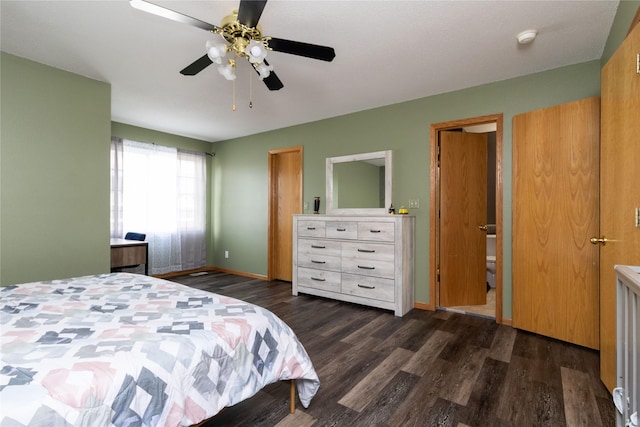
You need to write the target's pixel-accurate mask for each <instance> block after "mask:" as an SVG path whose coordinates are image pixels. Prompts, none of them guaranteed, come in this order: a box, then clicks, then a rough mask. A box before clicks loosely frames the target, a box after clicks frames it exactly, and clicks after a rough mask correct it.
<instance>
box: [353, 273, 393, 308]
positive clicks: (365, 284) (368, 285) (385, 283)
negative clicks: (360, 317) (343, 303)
mask: <svg viewBox="0 0 640 427" xmlns="http://www.w3.org/2000/svg"><path fill="white" fill-rule="evenodd" d="M342 293H344V294H348V295H355V296H359V297H363V298H370V299H376V300H380V301H388V302H393V301H394V281H393V280H389V279H381V278H379V277H368V276H360V275H355V274H343V275H342Z"/></svg>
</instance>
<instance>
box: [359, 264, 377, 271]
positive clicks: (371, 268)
mask: <svg viewBox="0 0 640 427" xmlns="http://www.w3.org/2000/svg"><path fill="white" fill-rule="evenodd" d="M358 268H361V269H363V270H375V269H376V268H375V267H369V266H367V265H359V266H358Z"/></svg>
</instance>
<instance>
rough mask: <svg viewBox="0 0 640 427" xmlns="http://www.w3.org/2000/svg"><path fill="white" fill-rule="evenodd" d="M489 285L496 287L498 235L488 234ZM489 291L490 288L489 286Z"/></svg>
mask: <svg viewBox="0 0 640 427" xmlns="http://www.w3.org/2000/svg"><path fill="white" fill-rule="evenodd" d="M487 285H488V286H489V287H490V288H495V287H496V235H495V234H487ZM487 291H489V288H487Z"/></svg>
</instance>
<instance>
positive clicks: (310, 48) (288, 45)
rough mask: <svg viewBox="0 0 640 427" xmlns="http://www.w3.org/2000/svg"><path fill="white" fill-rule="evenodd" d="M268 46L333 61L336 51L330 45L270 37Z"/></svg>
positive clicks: (280, 50)
mask: <svg viewBox="0 0 640 427" xmlns="http://www.w3.org/2000/svg"><path fill="white" fill-rule="evenodd" d="M268 44H269V47H270V48H271V49H273V50H275V51H277V52H283V53H290V54H292V55H298V56H305V57H307V58H313V59H319V60H321V61H328V62H331V61H333V58H335V57H336V52H335V51H334V50H333V48H332V47H328V46H319V45H317V44H310V43H303V42H294V41H292V40H285V39H279V38H276V37H272V38H271V39H270V40H269V42H268Z"/></svg>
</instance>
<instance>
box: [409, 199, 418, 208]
mask: <svg viewBox="0 0 640 427" xmlns="http://www.w3.org/2000/svg"><path fill="white" fill-rule="evenodd" d="M409 207H410V208H411V209H418V208H419V207H420V199H410V200H409Z"/></svg>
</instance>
